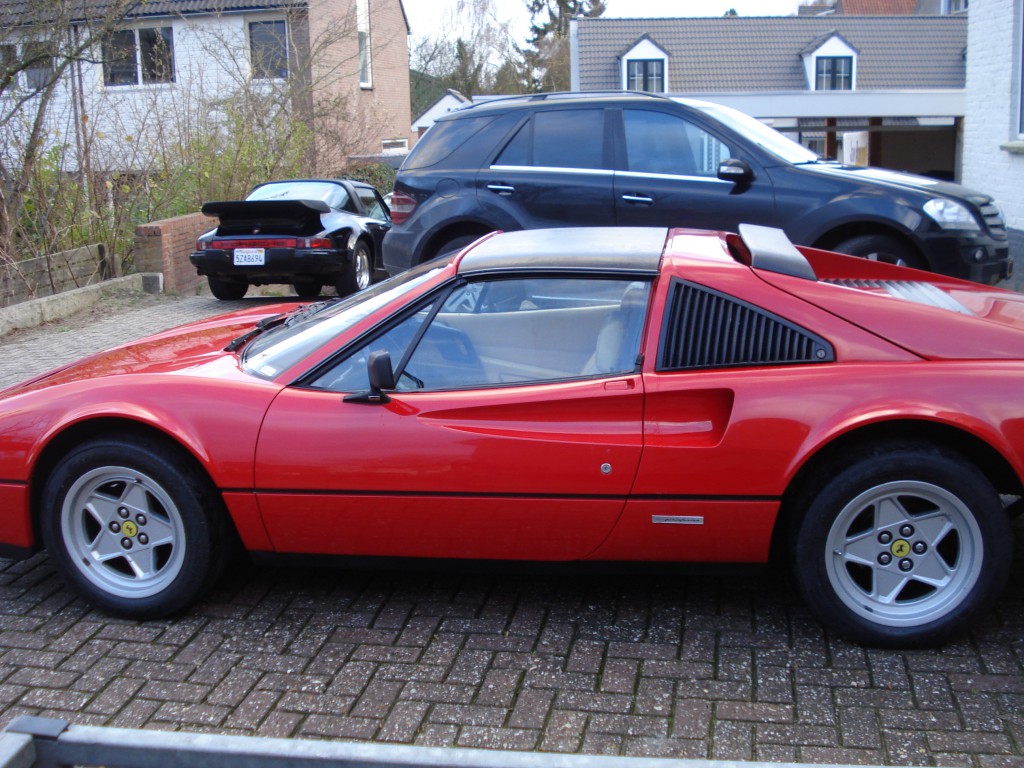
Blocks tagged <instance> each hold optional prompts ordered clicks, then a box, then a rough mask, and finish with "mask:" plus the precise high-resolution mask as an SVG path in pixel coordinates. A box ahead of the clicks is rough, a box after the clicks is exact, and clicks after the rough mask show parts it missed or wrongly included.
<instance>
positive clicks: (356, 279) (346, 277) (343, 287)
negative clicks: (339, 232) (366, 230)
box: [334, 240, 373, 296]
mask: <svg viewBox="0 0 1024 768" xmlns="http://www.w3.org/2000/svg"><path fill="white" fill-rule="evenodd" d="M372 280H373V260H372V257H371V255H370V246H368V245H367V244H366V243H365V242H363V241H362V240H360V241H358V242H357V243H356V244H355V247H354V248H353V249H352V263H351V264H350V265H349V268H348V271H346V272H345V274H343V275H342V276H341V277H339V278H338V280H337V282H336V283H335V285H334V287H335V289H336V290H337V291H338V295H339V296H348V295H349V294H350V293H355V292H356V291H361V290H363V289H364V288H367V287H369V285H370V283H371V282H372Z"/></svg>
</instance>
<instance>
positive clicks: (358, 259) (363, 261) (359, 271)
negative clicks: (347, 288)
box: [352, 243, 370, 291]
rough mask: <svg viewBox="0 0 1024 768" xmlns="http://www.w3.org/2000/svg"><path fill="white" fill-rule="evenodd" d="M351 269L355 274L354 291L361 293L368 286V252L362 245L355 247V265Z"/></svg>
mask: <svg viewBox="0 0 1024 768" xmlns="http://www.w3.org/2000/svg"><path fill="white" fill-rule="evenodd" d="M352 268H353V269H354V270H355V273H356V290H357V291H361V290H363V289H364V288H366V287H368V286H369V285H370V252H369V251H368V250H366V246H365V245H363V244H362V243H360V244H358V245H357V246H356V253H355V263H354V264H353V265H352Z"/></svg>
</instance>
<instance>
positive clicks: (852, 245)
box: [835, 235, 928, 269]
mask: <svg viewBox="0 0 1024 768" xmlns="http://www.w3.org/2000/svg"><path fill="white" fill-rule="evenodd" d="M835 250H836V251H838V252H839V253H845V254H848V255H849V256H859V257H861V258H864V259H871V260H873V261H883V262H885V263H886V264H895V265H897V266H901V267H912V268H914V269H928V264H927V263H926V262H925V261H924V259H922V258H921V256H920V255H919V254H918V253H917V252H916V251H915V250H914V249H913V248H911V247H910V246H909V245H906V244H904V243H903V242H901V241H900V240H897V239H896V238H895V237H890V236H889V235H859V236H858V237H851V238H850V239H849V240H844V241H843V242H841V243H839V245H837V246H836V247H835Z"/></svg>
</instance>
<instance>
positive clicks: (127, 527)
mask: <svg viewBox="0 0 1024 768" xmlns="http://www.w3.org/2000/svg"><path fill="white" fill-rule="evenodd" d="M138 532H139V527H138V526H137V525H135V523H133V522H132V521H131V520H125V521H124V522H123V523H122V524H121V533H123V534H124V535H125V536H127V537H128V538H133V537H134V536H135V534H136V533H138Z"/></svg>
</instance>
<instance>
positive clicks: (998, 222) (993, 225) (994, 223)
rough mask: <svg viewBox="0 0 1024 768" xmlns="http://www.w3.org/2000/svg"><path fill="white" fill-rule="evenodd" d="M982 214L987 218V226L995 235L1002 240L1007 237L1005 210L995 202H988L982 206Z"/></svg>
mask: <svg viewBox="0 0 1024 768" xmlns="http://www.w3.org/2000/svg"><path fill="white" fill-rule="evenodd" d="M981 216H982V218H983V219H985V226H986V227H988V231H989V232H990V233H992V236H993V237H997V238H999V239H1000V240H1004V239H1006V222H1005V221H1004V220H1003V212H1002V211H1000V210H999V206H998V205H996V204H995V203H994V202H991V201H990V202H988V203H986V204H984V205H982V206H981Z"/></svg>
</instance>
